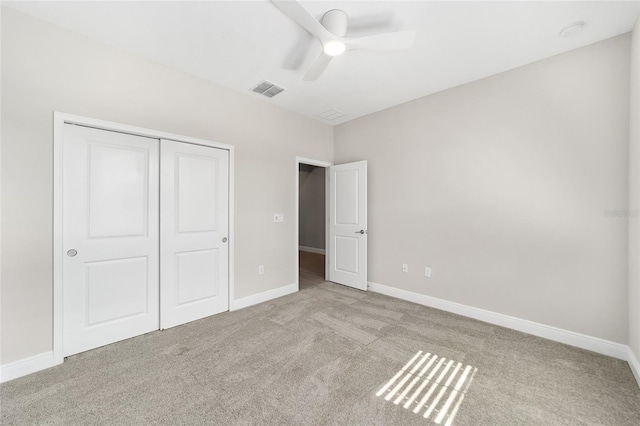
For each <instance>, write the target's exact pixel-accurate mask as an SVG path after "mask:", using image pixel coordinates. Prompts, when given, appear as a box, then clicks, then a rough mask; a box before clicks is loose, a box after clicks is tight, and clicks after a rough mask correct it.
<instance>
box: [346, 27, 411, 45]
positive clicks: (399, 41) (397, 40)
mask: <svg viewBox="0 0 640 426" xmlns="http://www.w3.org/2000/svg"><path fill="white" fill-rule="evenodd" d="M415 38H416V32H415V31H398V32H395V33H384V34H376V35H370V36H365V37H358V38H348V39H346V40H343V42H344V44H345V46H346V47H347V50H362V49H364V50H400V49H408V48H409V47H411V45H412V44H413V40H414V39H415Z"/></svg>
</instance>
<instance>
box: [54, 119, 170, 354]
mask: <svg viewBox="0 0 640 426" xmlns="http://www.w3.org/2000/svg"><path fill="white" fill-rule="evenodd" d="M158 147H159V141H158V139H152V138H146V137H140V136H132V135H127V134H123V133H116V132H110V131H105V130H97V129H92V128H88V127H81V126H74V125H69V124H65V125H64V142H63V148H62V150H63V151H62V152H63V154H62V165H63V167H62V168H63V178H62V179H63V182H62V185H63V201H62V204H63V221H62V226H63V232H62V240H63V250H64V255H63V260H62V277H63V306H64V310H63V321H62V324H63V354H64V356H67V355H72V354H75V353H78V352H83V351H86V350H88V349H92V348H96V347H98V346H103V345H106V344H109V343H113V342H116V341H119V340H123V339H127V338H129V337H133V336H137V335H140V334H144V333H147V332H149V331H153V330H157V329H158V327H159V312H158V309H159V300H158V294H159V281H158V269H159V265H158V256H159V254H158V247H159V245H158V244H159V242H158V234H159V232H158V218H159V206H158V193H159V188H158V181H159V174H158V164H159V158H158V151H159V149H158Z"/></svg>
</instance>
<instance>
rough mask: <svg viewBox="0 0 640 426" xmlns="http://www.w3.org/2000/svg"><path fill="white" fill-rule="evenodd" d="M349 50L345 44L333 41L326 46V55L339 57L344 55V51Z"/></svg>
mask: <svg viewBox="0 0 640 426" xmlns="http://www.w3.org/2000/svg"><path fill="white" fill-rule="evenodd" d="M346 49H347V46H345V45H344V43H343V42H341V41H338V40H333V41H330V42H328V43H327V44H325V45H324V48H323V50H324V53H326V54H327V55H329V56H338V55H342V54H343V53H344V51H345V50H346Z"/></svg>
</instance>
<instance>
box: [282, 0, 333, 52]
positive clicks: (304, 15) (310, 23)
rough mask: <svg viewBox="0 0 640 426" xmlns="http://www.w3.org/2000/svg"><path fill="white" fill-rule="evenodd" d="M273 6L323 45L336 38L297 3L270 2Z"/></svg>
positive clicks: (288, 0) (286, 1)
mask: <svg viewBox="0 0 640 426" xmlns="http://www.w3.org/2000/svg"><path fill="white" fill-rule="evenodd" d="M272 1H273V4H274V5H276V7H277V8H278V9H280V10H281V11H282V13H284V14H285V15H287V16H288V17H289V18H291V19H292V20H293V21H295V22H296V23H297V24H298V25H300V26H301V27H302V28H304V29H305V30H307V31H309V33H311V35H313V36H314V37H316V38H317V39H318V40H320V42H321V43H322V44H323V45H324V44H325V43H327V42H328V41H331V40H334V39H335V38H336V36H335V35H333V34H332V33H331V32H330V31H329V30H327V29H326V28H325V27H323V26H322V24H321V23H320V22H318V20H317V19H316V18H314V17H313V15H312V14H310V13H309V11H308V10H307V9H305V8H304V6H302V4H300V2H298V1H293V0H272Z"/></svg>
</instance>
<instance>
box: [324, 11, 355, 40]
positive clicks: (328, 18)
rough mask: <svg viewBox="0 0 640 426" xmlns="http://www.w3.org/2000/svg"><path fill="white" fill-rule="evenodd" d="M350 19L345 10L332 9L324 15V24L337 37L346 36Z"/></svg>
mask: <svg viewBox="0 0 640 426" xmlns="http://www.w3.org/2000/svg"><path fill="white" fill-rule="evenodd" d="M348 20H349V17H348V16H347V14H346V12H345V11H344V10H340V9H332V10H330V11H328V12H327V13H325V14H324V15H322V26H324V27H325V28H326V29H327V30H329V31H330V32H331V33H332V34H334V35H336V36H337V37H345V36H346V35H347V21H348Z"/></svg>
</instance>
